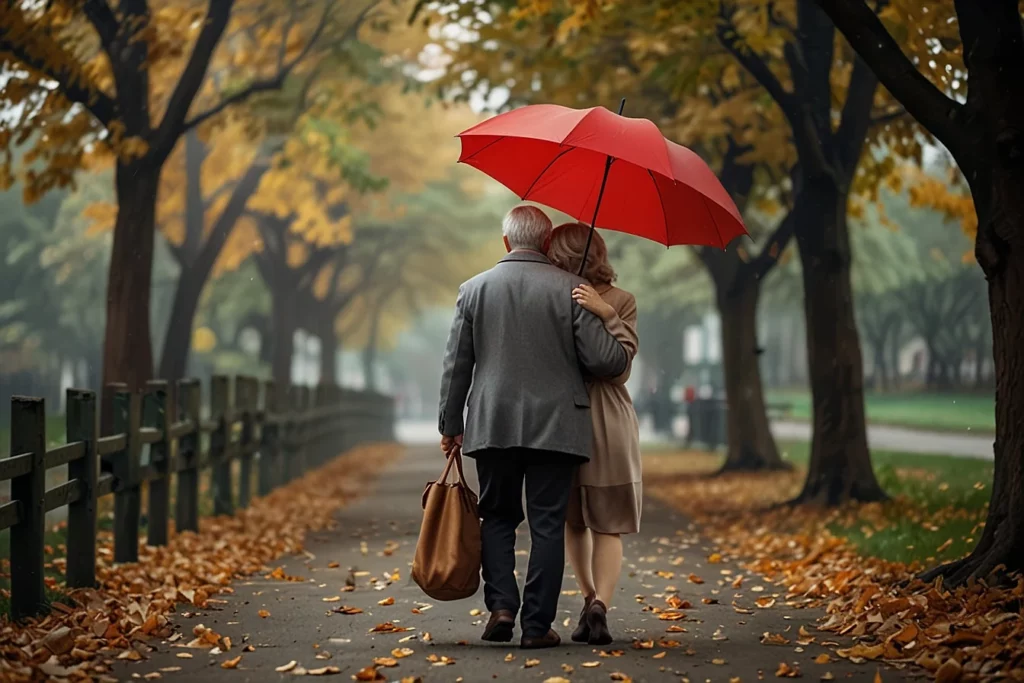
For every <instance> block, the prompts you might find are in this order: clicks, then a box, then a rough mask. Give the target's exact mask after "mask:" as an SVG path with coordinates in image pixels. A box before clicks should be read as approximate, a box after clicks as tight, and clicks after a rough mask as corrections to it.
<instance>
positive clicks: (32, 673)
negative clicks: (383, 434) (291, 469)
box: [0, 445, 401, 683]
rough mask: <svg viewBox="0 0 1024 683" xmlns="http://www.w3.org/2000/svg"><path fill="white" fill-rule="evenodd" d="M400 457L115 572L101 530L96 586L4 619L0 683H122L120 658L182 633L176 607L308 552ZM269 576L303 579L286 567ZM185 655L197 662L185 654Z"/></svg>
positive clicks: (379, 449)
mask: <svg viewBox="0 0 1024 683" xmlns="http://www.w3.org/2000/svg"><path fill="white" fill-rule="evenodd" d="M400 452H401V450H400V448H399V447H398V446H394V445H372V446H363V447H360V448H357V449H354V450H352V451H350V452H349V453H346V454H344V455H342V456H340V457H338V458H336V459H334V460H333V461H331V462H330V463H328V464H326V465H324V466H323V467H321V468H319V469H317V470H314V471H311V472H308V473H306V474H305V475H304V476H303V477H302V478H300V479H297V480H295V481H293V482H291V483H289V484H288V485H286V486H283V487H281V488H279V489H277V490H275V491H273V492H271V493H270V494H269V495H267V496H265V497H263V498H258V499H256V500H254V501H253V502H252V504H251V505H250V507H248V508H246V509H244V510H239V511H238V512H237V513H236V514H234V515H232V516H218V517H206V518H203V519H201V520H200V531H199V533H198V534H196V533H192V532H183V533H172V535H171V540H170V542H169V543H168V544H167V545H166V546H160V547H154V546H149V545H146V544H145V543H140V545H139V561H138V562H134V563H127V564H116V565H115V564H114V562H113V557H114V554H113V537H112V535H111V533H110V532H109V531H101V532H100V534H99V540H98V544H97V567H96V575H97V577H96V578H97V584H98V587H97V588H95V589H77V590H70V591H68V595H69V597H70V598H71V600H72V601H73V602H74V603H75V604H74V605H71V606H67V605H57V606H55V609H53V610H52V611H51V612H50V613H49V614H46V615H43V616H40V617H37V618H35V619H31V620H28V621H26V622H24V623H19V624H15V623H12V622H10V621H9V620H8V619H7V618H6V617H3V618H0V654H2V658H0V679H2V680H4V681H10V682H11V683H21V682H22V681H34V680H45V679H47V678H55V677H59V678H67V679H71V680H97V681H116V680H117V677H115V676H114V674H113V673H112V671H113V670H112V663H113V662H114V661H115V660H121V661H140V660H143V659H145V655H146V654H148V652H149V650H150V648H149V647H148V645H147V642H148V641H150V640H152V639H164V640H170V639H171V638H173V637H174V636H175V635H177V634H175V633H174V631H173V625H172V623H171V621H170V620H169V618H168V615H170V614H171V613H172V612H173V611H174V610H175V608H176V606H177V605H186V606H188V607H191V608H193V609H205V608H208V607H210V606H214V605H215V604H218V603H217V602H216V598H214V596H216V595H218V594H230V593H232V592H234V591H233V589H232V587H231V581H232V579H234V578H235V577H239V576H249V575H254V574H265V573H266V572H267V566H266V565H267V563H269V562H272V561H274V560H276V559H277V558H279V557H281V556H283V555H290V554H298V553H299V552H301V550H302V547H303V543H304V542H305V538H306V534H307V533H308V532H310V531H317V530H322V529H328V528H331V527H333V526H334V525H335V524H336V521H335V513H336V512H337V510H338V509H339V508H340V507H342V506H344V505H346V504H348V503H349V502H350V501H351V500H353V499H355V498H356V497H357V496H358V495H360V494H361V493H362V492H364V491H365V489H366V484H367V483H368V482H369V481H370V480H371V479H372V478H373V477H374V476H376V475H377V474H378V473H379V472H380V471H381V464H380V463H381V461H382V460H385V461H387V460H391V459H394V458H395V457H397V456H398V454H399V453H400ZM54 565H55V566H63V562H55V563H54ZM266 576H267V578H270V579H278V580H286V581H287V580H296V579H298V577H289V576H287V575H285V574H284V572H283V571H279V568H278V569H274V570H271V571H270V572H269V574H266ZM298 580H300V581H304V579H298ZM263 611H264V612H265V611H266V610H263ZM261 616H263V615H261ZM269 616H270V614H269V612H266V617H269ZM193 636H194V637H193V638H192V639H190V640H189V641H188V643H186V646H187V647H189V648H192V649H194V648H199V647H204V648H206V647H207V646H208V649H210V650H213V648H220V650H221V651H227V650H228V649H229V648H230V643H226V642H224V640H223V639H222V638H221V637H220V636H219V635H218V634H216V633H214V632H213V631H210V630H209V629H205V630H204V631H203V632H202V633H195V631H193ZM179 640H180V639H179ZM67 643H71V644H72V647H71V648H68V647H66V644H67ZM177 657H178V658H179V659H189V658H191V655H190V653H189V652H187V651H185V652H179V653H177ZM230 661H233V660H227V661H226V662H225V663H227V662H230ZM232 666H238V664H237V663H236V664H234V665H232ZM225 668H231V666H228V667H225ZM327 669H330V667H327ZM58 670H59V673H57V671H58ZM309 673H312V672H309ZM325 673H329V671H328V672H325ZM314 675H315V674H314ZM321 675H323V674H321Z"/></svg>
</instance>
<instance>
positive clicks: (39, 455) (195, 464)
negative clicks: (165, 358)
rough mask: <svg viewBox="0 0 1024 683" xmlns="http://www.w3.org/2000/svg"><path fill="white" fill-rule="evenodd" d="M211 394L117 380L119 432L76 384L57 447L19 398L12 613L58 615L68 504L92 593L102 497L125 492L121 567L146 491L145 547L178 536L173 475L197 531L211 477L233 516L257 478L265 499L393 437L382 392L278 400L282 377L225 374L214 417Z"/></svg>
mask: <svg viewBox="0 0 1024 683" xmlns="http://www.w3.org/2000/svg"><path fill="white" fill-rule="evenodd" d="M201 393H202V388H201V385H200V382H199V381H198V380H191V379H187V380H181V381H179V382H177V383H176V385H169V384H168V383H167V382H164V381H151V382H148V383H147V385H146V387H145V389H144V390H143V391H138V392H129V391H127V389H126V387H125V386H124V385H109V386H108V387H107V388H106V391H105V392H104V396H105V398H104V403H105V405H104V406H103V410H104V411H110V414H109V415H107V414H105V415H104V416H103V417H104V418H105V419H104V424H109V425H110V428H109V429H107V431H109V432H110V433H109V434H104V435H101V434H100V429H99V425H100V419H99V418H100V413H99V410H97V398H96V394H95V393H94V392H91V391H83V390H79V389H69V390H68V391H67V402H66V420H67V435H66V439H65V440H66V442H67V443H65V444H63V445H59V446H55V447H52V448H47V442H46V409H45V405H44V401H43V399H40V398H29V397H14V398H12V399H11V433H10V440H11V443H10V453H11V455H10V456H9V457H7V458H3V459H0V481H7V480H10V482H11V485H10V490H11V496H10V498H11V499H10V501H8V502H6V503H3V504H0V530H3V529H10V592H11V596H10V611H11V617H12V618H14V619H20V618H24V617H28V616H32V615H35V614H38V613H40V612H42V611H44V610H46V609H48V605H47V602H46V595H45V592H44V585H45V584H44V576H43V570H44V563H45V541H44V538H45V533H46V528H45V524H46V513H47V512H49V511H50V510H54V509H56V508H59V507H61V506H64V505H67V506H68V514H67V536H66V547H67V562H66V569H65V580H66V584H67V587H68V588H88V587H92V586H94V585H95V583H96V540H97V501H98V500H99V499H100V498H102V497H103V496H108V495H113V497H114V523H113V535H114V561H115V562H134V561H137V560H138V555H139V529H140V526H141V522H142V501H143V496H142V487H143V486H144V485H145V486H147V487H148V492H147V493H148V496H147V499H148V501H147V502H148V509H147V510H146V528H147V538H146V542H147V543H148V544H150V545H154V546H159V545H164V544H166V543H167V540H168V535H169V522H170V517H171V510H170V508H171V500H172V497H171V481H172V476H173V477H174V479H175V480H176V482H175V483H176V491H175V496H174V503H175V505H174V508H175V509H174V523H175V527H176V529H177V530H178V531H195V532H198V531H199V508H200V505H199V503H200V501H199V497H200V487H199V481H200V472H201V471H202V470H205V469H209V470H210V471H211V482H212V485H211V487H210V491H211V495H212V498H213V513H214V514H218V515H220V514H231V513H232V512H233V511H234V509H235V507H236V506H237V507H241V508H244V507H247V506H248V505H249V502H250V500H251V497H252V492H253V479H254V478H255V479H256V491H257V492H258V494H259V495H265V494H267V493H269V492H270V491H271V490H273V489H274V488H275V487H278V486H281V485H282V484H285V483H287V482H289V481H291V480H292V479H294V478H295V477H297V476H300V475H302V474H303V473H304V472H305V471H307V470H308V469H311V468H313V467H316V466H319V465H320V464H322V463H323V462H325V461H326V460H328V459H330V458H333V457H334V456H335V455H337V454H339V453H341V452H342V451H344V450H347V449H348V448H351V447H353V446H355V445H358V444H360V443H368V442H381V441H391V440H393V439H394V404H393V401H392V399H391V398H390V397H387V396H382V395H380V394H375V393H371V392H362V391H352V390H347V389H340V388H338V387H334V386H328V385H321V386H317V387H315V388H309V387H297V386H296V387H291V388H290V389H289V391H288V392H287V395H282V396H279V395H278V392H276V391H275V387H274V384H273V382H268V381H260V380H258V379H255V378H252V377H237V378H230V377H226V376H214V377H213V378H212V379H211V381H210V383H209V408H208V410H205V411H204V410H203V409H202V397H201ZM282 393H283V392H282ZM107 418H109V419H107ZM235 461H238V463H239V464H238V466H237V468H236V467H235V466H234V463H235ZM62 465H67V466H68V475H67V481H66V482H65V483H62V484H59V485H57V486H54V487H52V488H49V489H48V488H47V487H46V472H47V470H49V469H52V468H55V467H60V466H62ZM234 469H237V470H238V476H237V477H235V476H233V470H234ZM236 479H237V482H238V490H237V491H235V490H234V488H235V487H234V482H235V480H236ZM236 494H237V496H236Z"/></svg>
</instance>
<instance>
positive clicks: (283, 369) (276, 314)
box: [270, 288, 298, 396]
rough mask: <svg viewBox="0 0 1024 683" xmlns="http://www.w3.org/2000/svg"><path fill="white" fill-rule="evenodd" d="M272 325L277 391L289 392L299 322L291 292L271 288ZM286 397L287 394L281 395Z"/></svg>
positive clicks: (273, 360)
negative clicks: (276, 290)
mask: <svg viewBox="0 0 1024 683" xmlns="http://www.w3.org/2000/svg"><path fill="white" fill-rule="evenodd" d="M271 289H272V291H271V298H272V303H271V306H272V308H273V310H272V311H271V320H272V324H271V326H270V332H271V335H272V337H271V340H270V343H271V352H270V366H271V372H272V373H273V376H274V384H275V385H276V387H275V390H276V391H278V392H287V390H288V387H290V386H291V384H292V356H293V355H294V353H295V332H296V330H298V320H297V317H296V315H295V308H294V301H293V299H294V297H293V296H292V293H291V292H287V293H286V292H275V291H273V288H271ZM279 395H281V396H284V395H286V394H284V393H280V394H279Z"/></svg>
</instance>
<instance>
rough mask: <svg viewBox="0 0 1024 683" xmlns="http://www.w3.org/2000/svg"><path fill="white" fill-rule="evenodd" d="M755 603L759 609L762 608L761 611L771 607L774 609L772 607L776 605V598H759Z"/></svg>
mask: <svg viewBox="0 0 1024 683" xmlns="http://www.w3.org/2000/svg"><path fill="white" fill-rule="evenodd" d="M754 603H755V604H756V605H757V606H758V607H760V608H761V609H768V608H769V607H772V606H774V605H775V598H770V597H767V596H765V597H763V598H758V599H757V600H755V601H754Z"/></svg>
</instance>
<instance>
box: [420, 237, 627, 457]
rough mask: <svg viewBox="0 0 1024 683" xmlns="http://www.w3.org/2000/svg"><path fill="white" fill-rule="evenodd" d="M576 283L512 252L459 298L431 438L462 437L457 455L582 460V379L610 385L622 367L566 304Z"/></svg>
mask: <svg viewBox="0 0 1024 683" xmlns="http://www.w3.org/2000/svg"><path fill="white" fill-rule="evenodd" d="M581 281H582V280H581V279H580V278H579V277H578V276H576V275H573V274H570V273H567V272H565V271H563V270H561V269H560V268H558V267H556V266H554V265H552V264H551V262H550V261H548V260H547V258H546V257H545V256H544V255H542V254H540V253H537V252H530V251H514V252H512V253H511V254H509V255H508V256H506V257H505V258H504V259H502V260H501V261H500V262H498V264H497V265H495V266H494V267H493V268H491V269H490V270H488V271H486V272H483V273H481V274H479V275H477V276H476V277H474V278H472V279H470V280H468V281H467V282H465V283H463V285H462V286H461V287H460V288H459V296H458V300H457V301H456V304H455V318H454V320H453V321H452V328H451V332H450V334H449V336H448V345H447V349H446V351H445V355H444V364H443V374H442V377H441V404H440V419H439V424H438V428H439V430H440V432H441V434H442V435H444V436H457V435H459V434H463V435H464V437H463V445H462V452H463V453H464V454H466V455H472V454H473V453H476V452H478V451H482V450H485V449H500V448H514V447H521V448H531V449H539V450H545V451H555V452H559V453H566V454H569V455H574V456H579V457H581V458H585V459H589V458H590V454H591V445H592V440H593V424H592V422H591V417H590V399H589V398H588V396H587V387H586V384H585V383H584V373H589V374H590V375H593V376H595V377H600V378H612V377H617V376H619V375H620V374H622V373H623V372H624V371H625V370H626V367H627V364H628V362H629V357H628V356H627V353H626V350H625V349H623V347H622V346H621V345H620V344H619V342H618V341H616V339H615V337H613V336H612V335H611V334H610V333H609V332H608V331H607V330H606V329H605V326H604V324H603V323H602V322H601V320H600V319H599V318H598V317H597V316H595V315H593V314H592V313H589V312H588V311H585V310H584V309H582V308H581V307H580V306H579V304H577V303H576V302H575V301H573V299H572V290H573V287H575V286H577V285H578V284H580V282H581ZM467 403H468V406H469V410H468V417H467V419H466V420H465V423H464V421H463V410H464V408H465V407H466V405H467Z"/></svg>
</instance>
